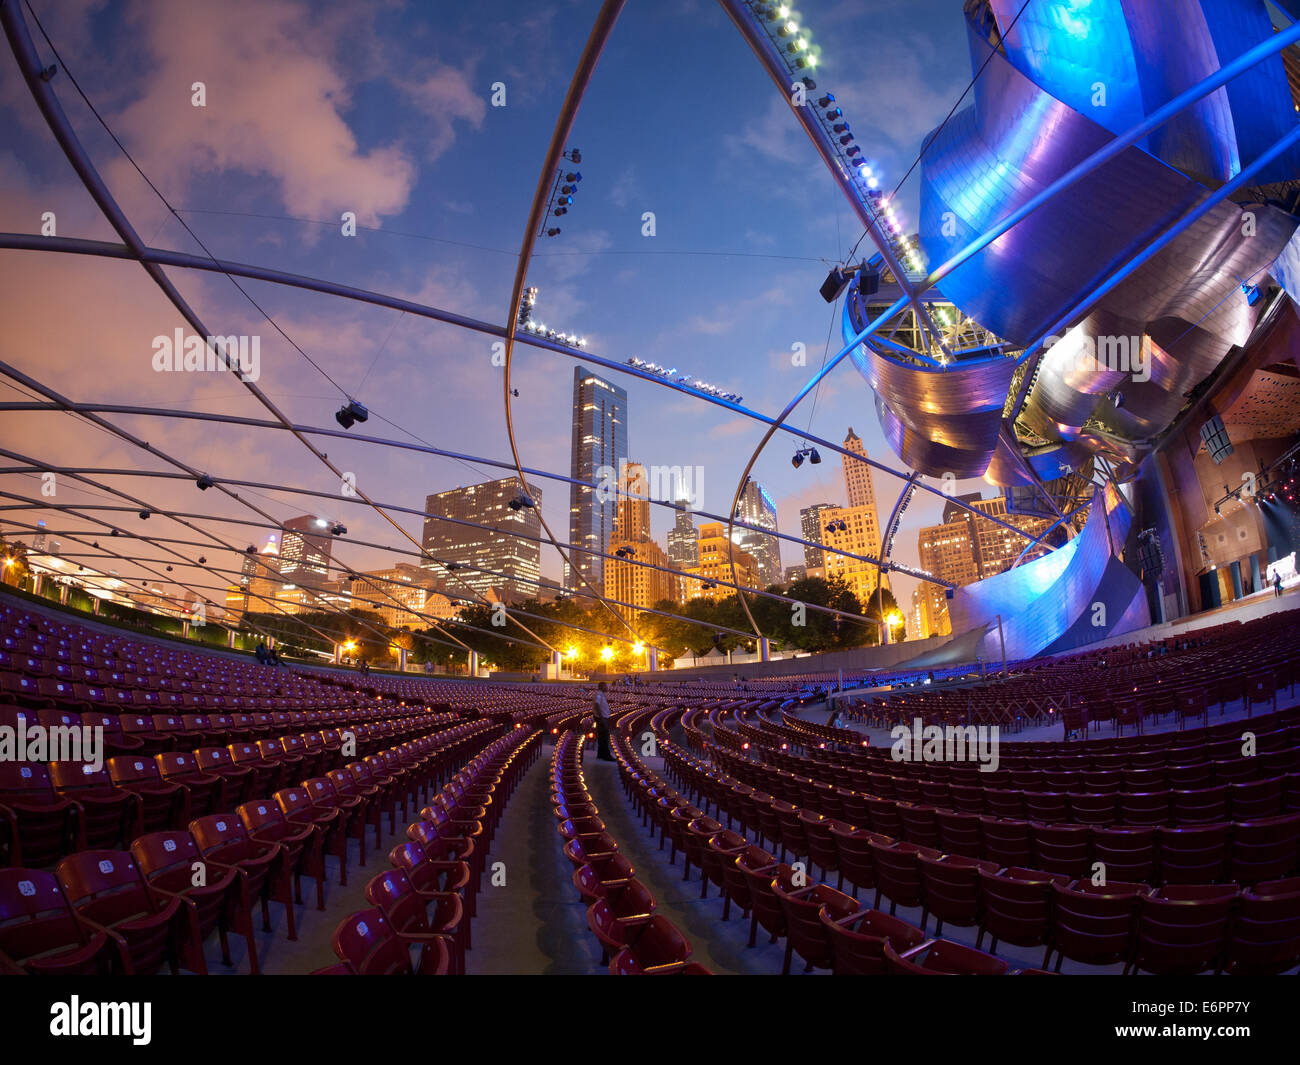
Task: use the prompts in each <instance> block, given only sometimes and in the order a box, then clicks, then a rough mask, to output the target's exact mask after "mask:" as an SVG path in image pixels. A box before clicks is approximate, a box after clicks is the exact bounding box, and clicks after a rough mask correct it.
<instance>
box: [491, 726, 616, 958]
mask: <svg viewBox="0 0 1300 1065" xmlns="http://www.w3.org/2000/svg"><path fill="white" fill-rule="evenodd" d="M551 752H552V747H551V746H550V745H549V744H548V745H547V746H546V747H545V748H543V750H542V754H541V756H540V757H539V758H538V759H537V761H536V762H535V763H534V764H533V766H532V767H531V768H530V769H529V770H528V772H527V773H525V774H524V777H523V779H522V780H521V781H520V782H519V787H518V788H517V789H516V790H515V794H514V796H513V797H512V798H511V800H510V806H509V807H508V808H507V810H506V812H505V816H504V817H503V818H502V821H501V824H500V825H499V826H498V828H497V838H496V840H495V841H494V842H493V846H492V850H491V852H490V853H489V855H488V861H487V866H486V872H485V875H484V878H483V886H482V887H481V888H480V889H479V896H478V916H477V917H476V918H475V919H474V947H473V949H472V950H471V951H470V952H469V957H468V962H467V968H468V970H469V972H470V973H471V974H485V975H486V974H493V975H514V974H545V975H565V974H575V973H595V972H599V971H600V944H599V943H597V942H596V937H595V936H593V935H592V934H591V931H590V929H588V928H587V909H586V907H585V906H583V905H582V902H581V901H580V899H579V896H578V891H577V889H576V888H575V887H574V886H573V865H572V863H570V861H569V860H568V859H567V858H566V857H565V856H564V851H563V849H562V847H561V842H562V841H561V839H560V834H559V832H557V831H556V827H555V816H554V814H553V813H552V810H551V800H550V788H549V784H548V776H549V772H550V762H551ZM603 812H604V811H603V807H602V813H603ZM496 862H503V863H504V864H505V868H504V873H505V885H504V886H502V887H493V886H492V867H493V864H494V863H496Z"/></svg>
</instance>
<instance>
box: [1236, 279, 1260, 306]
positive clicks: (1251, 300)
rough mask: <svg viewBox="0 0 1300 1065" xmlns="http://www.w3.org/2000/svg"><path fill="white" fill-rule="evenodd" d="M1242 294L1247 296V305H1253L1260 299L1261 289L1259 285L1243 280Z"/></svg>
mask: <svg viewBox="0 0 1300 1065" xmlns="http://www.w3.org/2000/svg"><path fill="white" fill-rule="evenodd" d="M1241 291H1242V294H1243V295H1245V297H1246V306H1248V307H1253V306H1255V304H1257V303H1258V302H1259V300H1260V295H1261V293H1260V291H1259V286H1258V285H1251V284H1248V283H1247V282H1245V281H1243V282H1242V283H1241Z"/></svg>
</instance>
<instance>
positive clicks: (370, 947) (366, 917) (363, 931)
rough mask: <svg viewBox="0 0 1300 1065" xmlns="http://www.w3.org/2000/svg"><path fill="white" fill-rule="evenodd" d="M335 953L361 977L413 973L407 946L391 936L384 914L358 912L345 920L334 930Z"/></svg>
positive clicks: (376, 910)
mask: <svg viewBox="0 0 1300 1065" xmlns="http://www.w3.org/2000/svg"><path fill="white" fill-rule="evenodd" d="M331 942H332V945H333V947H334V953H335V954H337V955H338V957H339V959H340V960H341V961H345V962H347V963H348V964H349V965H351V966H352V968H353V969H354V970H355V971H356V972H357V973H358V974H359V975H361V976H391V975H407V976H409V975H410V974H411V973H412V971H413V970H412V968H411V955H410V951H409V950H408V949H407V947H406V944H405V943H403V942H401V941H399V940H398V939H397V937H396V936H395V935H394V934H393V930H392V926H391V925H390V924H389V921H388V918H387V917H385V916H384V912H383V910H380V909H371V910H361V911H360V912H358V913H354V914H351V915H350V916H348V917H345V918H344V919H343V921H342V922H341V923H340V924H339V926H338V928H336V929H335V930H334V936H333V938H332V941H331Z"/></svg>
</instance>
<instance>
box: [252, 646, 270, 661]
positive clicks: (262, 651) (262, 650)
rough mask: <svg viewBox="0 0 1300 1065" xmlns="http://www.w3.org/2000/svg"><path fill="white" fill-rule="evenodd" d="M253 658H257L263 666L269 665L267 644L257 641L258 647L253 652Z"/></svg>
mask: <svg viewBox="0 0 1300 1065" xmlns="http://www.w3.org/2000/svg"><path fill="white" fill-rule="evenodd" d="M253 657H254V658H256V659H257V661H258V662H259V663H260V664H261V665H266V664H267V652H266V643H265V642H264V641H262V640H258V641H257V647H256V648H255V649H254V651H253Z"/></svg>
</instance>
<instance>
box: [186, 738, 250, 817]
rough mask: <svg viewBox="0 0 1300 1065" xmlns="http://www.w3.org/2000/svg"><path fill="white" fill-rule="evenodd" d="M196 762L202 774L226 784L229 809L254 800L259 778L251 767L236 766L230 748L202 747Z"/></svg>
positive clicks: (225, 796) (196, 754)
mask: <svg viewBox="0 0 1300 1065" xmlns="http://www.w3.org/2000/svg"><path fill="white" fill-rule="evenodd" d="M194 762H195V765H197V767H198V770H199V772H200V773H203V774H205V775H206V776H216V777H220V778H221V779H222V780H223V781H224V782H225V792H224V798H225V805H226V806H227V808H229V807H231V806H237V805H238V804H239V803H241V802H247V801H248V800H249V799H250V798H252V796H253V788H254V785H256V784H257V783H258V780H257V777H256V776H254V774H253V770H252V769H251V768H250V767H248V766H246V765H243V766H240V765H236V764H235V760H234V759H233V758H231V757H230V749H229V748H228V747H200V748H198V749H197V750H196V751H195V752H194Z"/></svg>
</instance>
